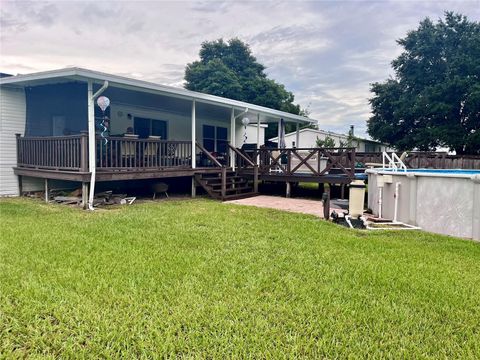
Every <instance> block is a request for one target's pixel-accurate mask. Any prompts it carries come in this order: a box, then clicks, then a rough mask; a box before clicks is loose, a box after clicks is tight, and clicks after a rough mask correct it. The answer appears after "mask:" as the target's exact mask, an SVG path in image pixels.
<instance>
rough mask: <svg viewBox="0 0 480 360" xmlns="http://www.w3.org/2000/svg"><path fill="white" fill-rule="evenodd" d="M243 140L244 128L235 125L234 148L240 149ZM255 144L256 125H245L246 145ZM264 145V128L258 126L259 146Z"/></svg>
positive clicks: (240, 125)
mask: <svg viewBox="0 0 480 360" xmlns="http://www.w3.org/2000/svg"><path fill="white" fill-rule="evenodd" d="M244 138H245V127H244V126H243V125H242V124H236V127H235V146H236V147H238V148H241V147H242V145H243V140H244ZM256 143H257V124H250V125H247V144H256ZM263 144H265V127H264V126H260V145H263Z"/></svg>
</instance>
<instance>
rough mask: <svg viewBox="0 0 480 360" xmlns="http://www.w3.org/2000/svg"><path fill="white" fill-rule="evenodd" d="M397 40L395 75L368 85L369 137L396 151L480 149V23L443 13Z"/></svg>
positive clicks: (464, 151)
mask: <svg viewBox="0 0 480 360" xmlns="http://www.w3.org/2000/svg"><path fill="white" fill-rule="evenodd" d="M397 42H398V44H399V45H401V46H402V47H403V53H402V54H401V55H400V56H399V57H398V58H397V59H395V60H394V61H393V62H392V67H393V69H394V71H395V77H394V78H390V79H388V80H386V81H385V82H383V83H374V84H372V86H371V92H372V93H373V94H374V95H373V97H372V98H371V99H370V104H371V106H372V112H373V116H372V117H371V118H370V119H369V120H368V124H367V125H368V133H369V134H370V136H372V138H374V139H377V140H380V141H383V142H387V143H389V144H391V145H393V146H395V147H396V148H397V149H399V150H411V149H414V148H417V149H419V150H435V149H436V148H437V147H448V148H449V149H451V150H455V151H456V153H457V154H467V153H470V154H478V153H480V23H478V22H471V21H469V20H468V19H467V18H466V17H465V16H462V15H459V14H454V13H452V12H446V13H445V19H444V20H441V19H440V20H438V22H437V23H433V22H432V21H431V20H430V19H428V18H426V19H425V20H423V21H422V22H421V23H420V25H419V27H418V29H416V30H414V31H410V32H409V33H408V34H407V36H406V37H405V38H404V39H400V40H398V41H397Z"/></svg>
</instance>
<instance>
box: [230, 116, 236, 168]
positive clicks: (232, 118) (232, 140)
mask: <svg viewBox="0 0 480 360" xmlns="http://www.w3.org/2000/svg"><path fill="white" fill-rule="evenodd" d="M230 145H232V146H233V147H236V144H235V109H234V108H233V107H232V112H231V114H230ZM230 154H231V157H230V167H231V168H232V169H233V170H234V171H235V152H234V151H233V150H230Z"/></svg>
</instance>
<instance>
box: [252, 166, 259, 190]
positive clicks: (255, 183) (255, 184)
mask: <svg viewBox="0 0 480 360" xmlns="http://www.w3.org/2000/svg"><path fill="white" fill-rule="evenodd" d="M253 192H254V193H258V165H256V166H254V167H253Z"/></svg>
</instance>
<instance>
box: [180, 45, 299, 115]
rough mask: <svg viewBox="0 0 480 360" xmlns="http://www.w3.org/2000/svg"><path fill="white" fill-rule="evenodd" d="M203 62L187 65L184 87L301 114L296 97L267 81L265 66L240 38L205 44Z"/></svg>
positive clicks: (201, 51) (201, 56)
mask: <svg viewBox="0 0 480 360" xmlns="http://www.w3.org/2000/svg"><path fill="white" fill-rule="evenodd" d="M199 55H200V60H198V61H194V62H193V63H190V64H187V67H186V69H185V81H186V82H185V88H186V89H189V90H194V91H199V92H203V93H207V94H212V95H218V96H223V97H228V98H231V99H234V100H240V101H245V102H249V103H252V104H256V105H261V106H266V107H269V108H272V109H276V110H282V111H286V112H289V113H292V114H300V113H301V109H300V106H299V105H297V104H294V100H295V97H294V95H293V94H292V93H291V92H290V91H287V90H286V89H285V86H284V85H282V84H279V83H277V82H275V81H274V80H272V79H269V78H267V75H266V74H265V72H264V70H265V66H263V65H262V64H260V63H259V62H258V61H257V59H256V58H255V57H254V56H253V55H252V52H251V50H250V48H249V46H248V45H247V44H245V43H243V42H242V41H241V40H239V39H231V40H229V41H228V42H225V41H223V39H219V40H216V41H210V42H209V41H206V42H204V43H202V47H201V49H200V53H199Z"/></svg>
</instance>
